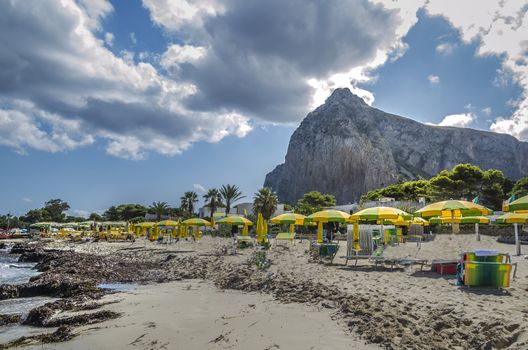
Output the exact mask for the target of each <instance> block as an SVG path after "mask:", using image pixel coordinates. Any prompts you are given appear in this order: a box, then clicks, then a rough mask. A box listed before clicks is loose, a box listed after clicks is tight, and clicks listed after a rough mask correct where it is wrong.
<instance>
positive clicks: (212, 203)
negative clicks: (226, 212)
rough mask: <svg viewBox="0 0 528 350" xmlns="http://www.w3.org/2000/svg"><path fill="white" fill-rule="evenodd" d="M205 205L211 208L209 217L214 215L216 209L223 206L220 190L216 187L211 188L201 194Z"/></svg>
mask: <svg viewBox="0 0 528 350" xmlns="http://www.w3.org/2000/svg"><path fill="white" fill-rule="evenodd" d="M203 198H204V201H205V205H206V206H208V207H209V209H210V210H211V217H213V216H214V213H215V211H216V209H218V208H219V207H221V206H223V204H222V199H221V195H220V191H218V190H217V189H216V188H211V189H210V190H208V191H207V193H206V194H204V196H203Z"/></svg>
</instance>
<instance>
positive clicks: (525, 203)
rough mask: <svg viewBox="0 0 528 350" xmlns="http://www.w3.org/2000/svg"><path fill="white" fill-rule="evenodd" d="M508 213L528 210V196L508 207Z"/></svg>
mask: <svg viewBox="0 0 528 350" xmlns="http://www.w3.org/2000/svg"><path fill="white" fill-rule="evenodd" d="M505 209H506V211H519V210H528V196H524V197H521V198H519V199H516V200H514V201H513V202H511V203H509V204H507V205H506V208H505Z"/></svg>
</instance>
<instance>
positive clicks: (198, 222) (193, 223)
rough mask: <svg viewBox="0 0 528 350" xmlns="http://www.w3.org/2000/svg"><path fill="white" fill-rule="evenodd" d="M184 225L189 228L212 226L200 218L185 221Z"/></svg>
mask: <svg viewBox="0 0 528 350" xmlns="http://www.w3.org/2000/svg"><path fill="white" fill-rule="evenodd" d="M183 224H184V225H187V226H210V225H211V223H210V222H209V221H207V220H204V219H200V218H192V219H187V220H184V221H183Z"/></svg>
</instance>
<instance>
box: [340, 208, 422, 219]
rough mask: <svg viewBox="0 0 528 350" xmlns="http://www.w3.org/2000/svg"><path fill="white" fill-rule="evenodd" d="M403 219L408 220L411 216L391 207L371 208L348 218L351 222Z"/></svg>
mask: <svg viewBox="0 0 528 350" xmlns="http://www.w3.org/2000/svg"><path fill="white" fill-rule="evenodd" d="M399 217H402V218H403V219H408V220H410V219H411V218H412V215H411V214H409V213H406V212H404V211H403V210H400V209H398V208H392V207H372V208H366V209H363V210H360V211H358V212H357V213H354V214H352V215H351V216H350V220H351V221H362V220H369V221H373V220H376V221H377V220H384V219H398V218H399Z"/></svg>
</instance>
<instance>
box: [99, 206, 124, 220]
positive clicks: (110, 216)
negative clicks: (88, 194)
mask: <svg viewBox="0 0 528 350" xmlns="http://www.w3.org/2000/svg"><path fill="white" fill-rule="evenodd" d="M103 219H104V220H106V221H118V220H120V217H119V211H118V210H117V207H116V206H115V205H112V206H111V207H110V208H108V209H106V210H105V212H104V213H103Z"/></svg>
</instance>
